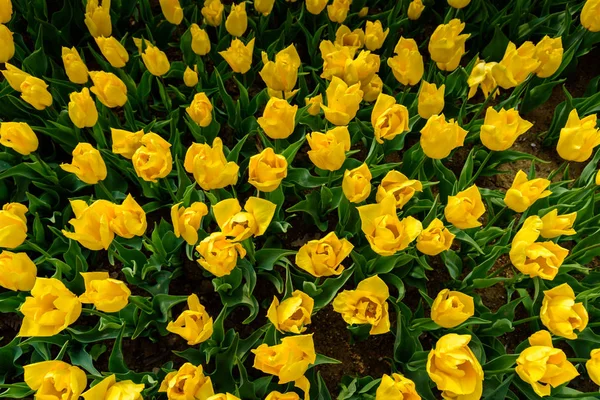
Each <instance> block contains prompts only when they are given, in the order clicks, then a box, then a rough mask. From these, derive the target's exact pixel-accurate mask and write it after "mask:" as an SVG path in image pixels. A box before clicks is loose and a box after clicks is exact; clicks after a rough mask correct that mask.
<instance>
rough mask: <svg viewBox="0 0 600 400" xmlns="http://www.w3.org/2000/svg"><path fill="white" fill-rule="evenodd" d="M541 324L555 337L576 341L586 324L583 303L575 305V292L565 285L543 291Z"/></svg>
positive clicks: (586, 318) (586, 316)
mask: <svg viewBox="0 0 600 400" xmlns="http://www.w3.org/2000/svg"><path fill="white" fill-rule="evenodd" d="M540 319H541V320H542V324H544V326H545V327H546V328H548V330H549V331H550V332H552V333H553V334H554V335H556V336H561V337H564V338H567V339H570V340H575V339H577V334H576V333H575V331H576V330H577V331H579V332H582V331H583V330H584V329H585V328H586V326H587V324H588V320H589V317H588V312H587V310H586V309H585V306H584V305H583V303H575V292H574V291H573V289H572V288H571V286H569V285H568V284H567V283H563V284H562V285H559V286H556V287H554V288H552V289H550V290H545V291H544V300H543V301H542V308H541V309H540Z"/></svg>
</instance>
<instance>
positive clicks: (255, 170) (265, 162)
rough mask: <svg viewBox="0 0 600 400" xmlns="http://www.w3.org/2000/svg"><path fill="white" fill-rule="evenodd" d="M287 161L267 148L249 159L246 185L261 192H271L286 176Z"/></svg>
mask: <svg viewBox="0 0 600 400" xmlns="http://www.w3.org/2000/svg"><path fill="white" fill-rule="evenodd" d="M287 168H288V164H287V160H286V159H285V157H284V156H282V155H281V154H275V151H274V150H273V149H272V148H271V147H267V148H266V149H264V150H263V151H262V152H260V153H259V154H256V155H253V156H252V157H250V164H249V165H248V183H249V184H251V185H252V186H254V187H255V188H256V189H257V190H259V191H261V192H272V191H274V190H275V189H277V188H278V187H279V185H280V184H281V181H282V180H283V179H284V178H285V177H286V176H287Z"/></svg>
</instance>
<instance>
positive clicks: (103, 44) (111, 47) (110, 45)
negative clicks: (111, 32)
mask: <svg viewBox="0 0 600 400" xmlns="http://www.w3.org/2000/svg"><path fill="white" fill-rule="evenodd" d="M96 44H97V45H98V47H99V48H100V51H101V52H102V55H103V56H104V58H106V60H108V62H109V63H110V65H112V66H113V67H115V68H123V67H124V66H125V64H127V61H129V53H127V50H125V47H123V45H122V44H121V43H119V41H118V40H117V39H115V38H114V37H112V36H110V37H103V36H100V37H97V38H96Z"/></svg>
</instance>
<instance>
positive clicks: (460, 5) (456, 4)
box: [448, 0, 471, 9]
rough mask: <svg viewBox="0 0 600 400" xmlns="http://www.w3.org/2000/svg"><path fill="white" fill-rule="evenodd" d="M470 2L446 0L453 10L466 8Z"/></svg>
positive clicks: (466, 0) (469, 0) (468, 0)
mask: <svg viewBox="0 0 600 400" xmlns="http://www.w3.org/2000/svg"><path fill="white" fill-rule="evenodd" d="M470 2H471V0H448V5H450V6H451V7H454V8H458V9H461V8H465V7H466V6H468V5H469V3H470Z"/></svg>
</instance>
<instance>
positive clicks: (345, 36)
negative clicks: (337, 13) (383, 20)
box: [335, 25, 365, 50]
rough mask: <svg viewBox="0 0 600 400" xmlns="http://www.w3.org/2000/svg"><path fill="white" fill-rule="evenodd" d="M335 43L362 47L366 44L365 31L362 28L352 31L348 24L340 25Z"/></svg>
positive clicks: (354, 47) (356, 47) (355, 47)
mask: <svg viewBox="0 0 600 400" xmlns="http://www.w3.org/2000/svg"><path fill="white" fill-rule="evenodd" d="M335 44H337V45H339V46H346V47H351V48H353V49H355V50H356V49H360V48H361V47H363V46H364V45H365V32H364V31H363V30H362V29H355V30H353V31H351V30H350V28H348V27H347V26H346V25H340V27H339V28H338V29H337V31H336V32H335Z"/></svg>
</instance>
